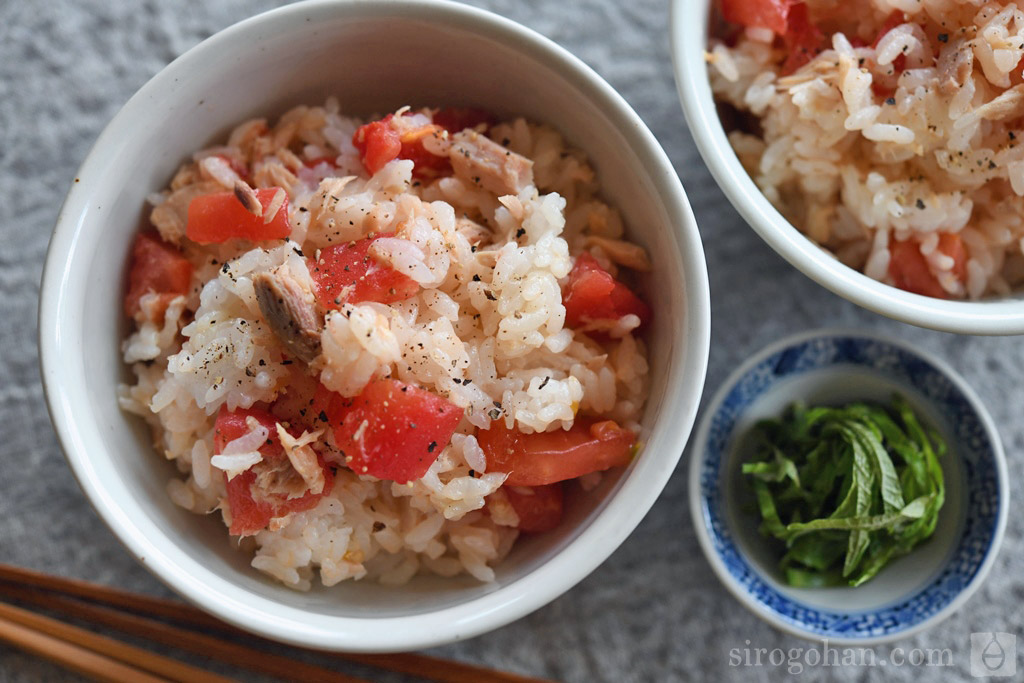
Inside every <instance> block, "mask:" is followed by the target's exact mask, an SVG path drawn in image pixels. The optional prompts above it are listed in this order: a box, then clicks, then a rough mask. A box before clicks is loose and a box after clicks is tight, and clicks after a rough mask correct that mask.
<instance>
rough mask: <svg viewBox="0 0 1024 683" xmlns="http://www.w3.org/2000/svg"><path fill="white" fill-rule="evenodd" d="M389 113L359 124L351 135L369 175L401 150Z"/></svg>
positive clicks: (382, 166)
mask: <svg viewBox="0 0 1024 683" xmlns="http://www.w3.org/2000/svg"><path fill="white" fill-rule="evenodd" d="M391 116H392V115H391V114H388V115H387V116H385V117H384V118H383V119H381V120H380V121H373V122H371V123H367V124H366V125H365V126H360V127H359V128H358V129H357V130H356V132H355V133H354V134H353V135H352V144H353V145H355V148H356V149H357V150H358V151H359V158H360V160H361V161H362V162H363V166H364V167H365V168H366V170H367V172H368V173H369V174H370V175H373V174H374V173H376V172H377V171H379V170H380V169H382V168H384V166H385V165H386V164H387V163H388V162H389V161H391V160H392V159H397V158H398V154H399V153H400V152H401V151H402V140H401V138H400V137H399V135H398V131H397V130H395V129H394V128H392V127H391Z"/></svg>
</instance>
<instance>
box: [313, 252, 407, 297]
mask: <svg viewBox="0 0 1024 683" xmlns="http://www.w3.org/2000/svg"><path fill="white" fill-rule="evenodd" d="M379 237H391V235H378V236H377V237H367V238H366V239H361V240H358V241H355V242H349V243H347V244H337V245H335V246H332V247H327V248H326V249H322V250H321V251H320V259H319V260H317V259H315V258H310V259H309V273H310V275H311V276H312V277H313V282H314V283H316V297H317V299H318V300H319V301H320V305H321V306H323V307H324V308H327V309H338V308H341V305H342V304H344V303H350V304H357V303H359V302H360V301H375V302H377V303H381V304H392V303H395V302H396V301H404V300H405V299H408V298H409V297H411V296H415V295H416V292H418V291H419V289H420V286H419V283H417V282H416V281H415V280H413V279H412V278H410V277H408V276H407V275H403V274H402V273H399V272H398V271H397V270H395V269H394V268H392V267H391V266H388V265H385V264H383V263H379V262H378V261H377V260H376V259H374V258H373V257H372V256H371V255H370V245H371V244H373V242H374V240H376V239H378V238H379Z"/></svg>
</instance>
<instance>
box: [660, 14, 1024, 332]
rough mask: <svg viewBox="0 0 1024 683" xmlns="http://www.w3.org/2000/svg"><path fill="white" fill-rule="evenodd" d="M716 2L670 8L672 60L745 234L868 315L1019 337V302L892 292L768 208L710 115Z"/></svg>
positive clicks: (1018, 298) (704, 150) (701, 143)
mask: <svg viewBox="0 0 1024 683" xmlns="http://www.w3.org/2000/svg"><path fill="white" fill-rule="evenodd" d="M716 1H717V0H673V1H672V16H671V24H670V29H671V40H672V61H673V64H674V67H675V73H676V86H677V88H678V90H679V99H680V100H681V101H682V105H683V112H684V113H685V114H686V120H687V123H689V126H690V132H691V133H692V134H693V140H694V142H695V143H696V145H697V148H698V149H699V150H700V153H701V156H703V157H704V162H705V163H706V164H707V165H708V168H709V169H710V170H711V174H712V175H713V176H714V177H715V180H716V181H718V185H719V186H720V187H721V188H722V191H723V192H724V193H725V195H726V197H728V198H729V201H730V202H732V204H733V206H735V207H736V210H737V211H739V212H740V215H742V216H743V218H744V219H745V220H746V221H747V223H749V224H750V227H752V228H753V229H754V230H755V231H756V232H757V234H758V235H760V236H761V238H762V239H764V241H765V242H767V243H768V245H769V246H770V247H771V248H772V249H774V250H775V251H777V252H778V253H779V255H780V256H782V257H783V258H784V259H786V260H787V261H789V262H790V263H791V264H793V265H794V266H796V267H797V268H798V269H799V270H800V271H802V272H803V273H804V274H805V275H807V276H808V277H809V278H811V279H812V280H814V281H815V282H817V283H818V284H820V285H822V286H823V287H826V288H828V289H830V290H832V291H833V292H835V293H836V294H838V295H839V296H841V297H843V298H845V299H849V300H850V301H852V302H853V303H855V304H858V305H860V306H863V307H864V308H867V309H868V310H871V311H874V312H876V313H881V314H882V315H885V316H888V317H890V318H894V319H896V320H901V321H903V322H906V323H911V324H912V325H920V326H921V327H930V328H932V329H935V330H942V331H945V332H956V333H959V334H1024V298H1022V295H1020V294H1018V295H1015V296H1013V297H1011V298H1007V299H987V300H983V301H947V300H943V299H935V298H932V297H926V296H921V295H919V294H912V293H910V292H906V291H903V290H901V289H897V288H896V287H891V286H889V285H886V284H883V283H881V282H878V281H877V280H873V279H871V278H869V277H867V276H866V275H864V274H863V273H860V272H858V271H856V270H854V269H852V268H849V267H847V266H845V265H843V264H842V263H840V262H839V261H838V260H837V259H836V258H835V257H834V256H832V254H830V253H829V252H827V251H825V250H824V249H822V248H821V247H819V246H818V245H817V244H815V243H814V242H812V241H811V240H810V239H808V238H807V237H805V236H804V235H803V233H801V232H800V231H799V230H798V229H797V228H795V227H794V226H793V225H792V224H790V223H789V221H787V220H786V219H785V217H783V216H782V214H781V213H779V212H778V210H777V209H776V208H775V207H774V206H772V204H771V202H769V201H768V199H767V198H766V197H765V196H764V194H762V193H761V190H760V189H758V187H757V185H755V184H754V181H753V180H752V179H751V178H750V176H749V175H748V174H747V172H746V171H745V170H744V168H743V166H742V165H741V164H740V161H739V159H738V158H737V156H736V153H735V152H734V151H733V149H732V146H731V145H730V144H729V140H728V138H727V137H726V131H725V130H724V128H723V127H722V122H721V120H720V119H719V116H718V112H717V110H716V109H715V100H714V97H713V96H712V93H711V84H710V81H709V80H708V67H707V62H706V61H705V59H704V54H705V51H706V49H707V45H708V26H709V18H710V12H711V7H712V5H713V3H714V2H716ZM793 296H797V292H794V293H793Z"/></svg>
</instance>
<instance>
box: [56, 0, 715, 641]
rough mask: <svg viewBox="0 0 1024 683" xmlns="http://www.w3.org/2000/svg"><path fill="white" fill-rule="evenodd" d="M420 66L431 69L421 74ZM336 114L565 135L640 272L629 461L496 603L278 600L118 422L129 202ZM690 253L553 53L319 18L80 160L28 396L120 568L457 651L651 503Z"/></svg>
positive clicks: (230, 39) (679, 432)
mask: <svg viewBox="0 0 1024 683" xmlns="http://www.w3.org/2000/svg"><path fill="white" fill-rule="evenodd" d="M423 55H430V58H429V59H423ZM331 94H333V95H337V96H338V97H339V99H340V100H341V102H342V103H343V104H342V106H343V108H344V109H345V111H346V112H351V113H353V114H358V115H366V114H370V113H372V112H380V111H392V110H394V109H395V108H397V107H399V106H401V105H404V104H419V105H426V104H446V103H450V104H461V105H470V106H472V105H477V106H481V107H486V108H488V109H490V110H492V111H495V112H496V113H498V114H499V115H513V114H521V115H524V116H526V117H529V118H530V119H534V120H537V121H544V122H547V123H549V124H552V125H553V126H555V127H556V128H558V129H559V130H561V131H562V132H563V133H564V134H565V135H566V137H567V138H568V139H569V141H570V142H571V143H572V144H573V145H576V146H578V147H580V148H582V149H584V150H586V152H587V153H588V154H589V155H590V158H591V159H592V161H593V163H594V165H595V167H596V169H597V171H598V173H599V174H600V178H601V180H602V184H603V188H604V192H605V196H606V197H607V198H608V199H609V200H610V201H611V202H612V203H613V204H615V205H616V206H618V207H619V208H620V209H621V211H622V213H623V215H624V216H625V218H626V220H627V223H628V225H629V226H630V229H631V237H632V238H633V239H634V240H636V241H638V242H640V243H641V244H643V245H644V246H645V247H646V248H647V249H648V251H649V253H650V254H651V257H652V259H653V262H654V271H653V273H652V274H651V276H650V281H649V282H648V283H647V285H648V288H649V291H651V292H657V293H658V296H657V298H656V299H654V300H653V301H651V304H652V306H653V308H654V317H655V322H654V324H653V326H652V328H651V331H650V336H649V340H650V344H649V348H650V363H651V378H652V382H653V386H652V387H651V394H650V398H649V399H648V408H647V411H646V413H645V415H644V418H643V432H644V433H643V435H642V438H643V439H644V440H645V442H646V444H647V445H646V448H645V449H644V452H643V454H642V456H641V457H639V458H638V459H637V460H636V461H635V462H634V463H633V464H632V465H631V466H630V467H629V468H628V470H627V471H626V472H625V473H624V474H623V475H622V476H619V477H609V478H607V482H606V483H605V484H604V485H603V487H602V489H601V490H599V491H597V493H596V495H594V496H593V497H588V498H587V499H586V500H583V499H582V497H581V499H580V500H577V501H575V503H574V504H573V505H571V506H570V507H569V509H568V510H567V511H566V521H565V523H564V524H563V525H562V527H560V530H559V531H557V532H555V533H552V534H548V535H543V536H538V537H533V538H525V539H523V540H522V541H521V542H520V543H519V544H518V545H517V546H516V548H515V550H514V551H513V553H512V555H511V556H510V557H509V558H508V559H507V560H506V561H505V562H504V563H502V564H501V565H500V566H499V568H498V571H497V580H496V581H495V582H494V583H492V584H480V583H478V582H475V581H473V580H470V579H453V580H442V579H438V578H433V579H432V578H427V577H423V578H418V579H417V580H415V581H413V582H412V583H410V584H409V585H407V586H404V587H401V588H395V587H385V586H380V585H378V584H374V583H371V582H359V583H353V582H347V583H346V584H343V585H339V586H336V587H334V588H332V589H326V590H325V589H314V590H313V591H311V592H309V593H297V592H293V591H291V590H289V589H287V588H284V587H283V586H281V585H278V584H276V583H274V582H272V581H270V580H269V579H267V578H265V577H264V576H263V575H262V574H260V573H259V572H257V571H256V570H254V569H252V568H250V567H249V566H248V563H249V558H248V557H247V556H246V555H245V554H243V553H240V552H237V551H236V550H234V549H232V547H231V543H230V542H229V539H228V536H227V534H226V532H225V529H224V527H223V525H222V524H221V522H220V521H219V520H218V519H215V518H213V517H205V518H204V517H199V516H195V515H192V514H190V513H188V512H185V511H183V510H181V509H179V508H177V507H176V506H174V505H173V504H172V503H171V501H170V500H169V499H168V496H167V494H166V493H165V490H164V486H165V484H166V482H167V480H168V478H170V477H171V476H172V474H173V472H172V470H173V468H172V467H171V466H170V465H169V464H168V463H166V462H162V461H161V458H159V456H158V455H157V454H156V453H154V452H153V449H152V448H151V446H150V442H149V439H148V437H147V434H146V433H145V430H144V429H143V427H142V424H141V422H139V421H138V420H135V419H133V418H130V417H129V416H127V415H125V414H123V413H122V412H120V411H119V410H118V407H117V399H116V395H115V388H116V385H117V383H118V382H119V381H123V380H124V379H125V375H124V369H123V368H122V366H121V360H120V354H119V351H118V347H119V345H120V341H121V338H122V336H123V335H124V333H125V330H126V326H125V321H124V320H122V319H121V314H120V308H119V305H118V302H119V301H120V300H121V297H122V295H123V290H124V286H125V284H124V283H125V271H126V261H127V257H128V250H129V244H130V241H131V237H132V234H133V233H134V232H135V231H136V230H137V229H138V228H139V225H140V222H141V221H142V219H143V216H144V209H143V207H144V200H145V197H146V195H147V193H150V192H152V191H154V190H157V189H159V188H161V187H163V186H165V185H166V183H167V182H168V181H169V179H170V177H171V175H172V174H173V172H174V170H175V168H176V167H177V165H178V164H179V163H180V162H181V161H182V160H183V159H184V158H185V157H187V156H188V155H189V154H190V153H191V152H192V151H193V150H196V149H200V148H202V147H204V146H205V145H207V144H209V143H211V142H213V141H215V140H217V139H218V138H219V137H222V136H224V135H226V133H227V132H228V131H229V130H230V129H231V127H232V126H233V125H234V124H236V123H237V122H239V121H242V120H244V119H246V118H248V117H252V116H255V115H276V114H278V113H281V112H282V111H283V110H284V109H286V108H287V107H288V106H291V105H295V104H298V103H302V102H322V101H323V100H324V98H325V97H326V96H328V95H331ZM709 316H710V303H709V297H708V280H707V272H706V269H705V264H704V255H703V251H702V249H701V243H700V238H699V235H698V232H697V227H696V225H695V223H694V219H693V215H692V213H691V211H690V208H689V205H688V203H687V201H686V196H685V194H684V192H683V188H682V187H681V185H680V183H679V179H678V177H677V176H676V174H675V171H674V170H673V168H672V166H671V164H670V163H669V160H668V158H667V157H666V155H665V154H664V152H663V151H662V149H661V148H660V147H659V145H658V143H657V141H656V140H655V139H654V137H653V136H652V135H651V133H650V131H649V130H648V129H647V128H646V127H645V126H644V124H643V122H642V121H641V120H640V118H639V117H638V116H637V115H636V114H635V113H634V112H633V111H632V110H631V109H630V107H629V105H627V104H626V102H625V101H624V100H623V99H622V98H621V97H620V96H619V95H618V94H617V93H616V92H615V91H614V90H613V89H612V88H611V87H610V86H609V85H608V84H607V83H605V82H604V81H603V80H602V79H601V78H600V77H599V76H597V74H595V73H594V72H593V71H591V70H590V69H589V68H588V67H587V66H586V65H584V64H583V63H582V62H581V61H579V60H578V59H576V58H575V57H573V56H572V55H571V54H569V53H568V52H566V51H565V50H563V49H561V48H560V47H558V46H557V45H555V44H554V43H552V42H551V41H549V40H547V39H545V38H543V37H541V36H539V35H538V34H536V33H534V32H532V31H530V30H528V29H525V28H523V27H522V26H519V25H517V24H515V23H513V22H511V21H508V20H505V19H502V18H500V17H498V16H495V15H493V14H490V13H487V12H483V11H480V10H477V9H472V8H469V7H465V6H462V5H457V4H454V3H447V2H443V3H437V2H432V3H427V2H408V1H396V0H392V1H366V0H361V1H357V0H350V1H336V2H332V1H326V0H324V1H315V2H307V3H302V4H298V5H291V6H288V7H284V8H282V9H278V10H275V11H272V12H268V13H266V14H262V15H259V16H257V17H254V18H252V19H249V20H247V21H243V22H241V23H239V24H237V25H235V26H232V27H230V28H228V29H226V30H224V31H222V32H220V33H218V34H216V35H214V36H213V37H211V38H210V39H208V40H206V41H204V42H203V43H202V44H200V45H198V46H197V47H195V48H194V49H192V50H190V51H189V52H187V53H186V54H185V55H183V56H182V57H180V58H178V59H177V60H175V61H174V62H173V63H172V64H170V65H169V66H168V67H167V68H165V69H164V70H163V71H161V72H160V73H159V74H157V75H156V76H155V77H154V78H153V79H152V80H151V81H150V82H149V83H147V84H146V85H145V86H143V87H142V89H141V90H139V92H138V93H137V94H136V95H135V96H134V97H132V99H131V100H130V101H129V102H128V103H127V104H126V105H125V107H124V108H123V109H122V110H121V111H120V112H119V113H118V114H117V116H116V117H115V118H114V119H113V121H111V123H110V124H109V126H107V128H106V130H104V132H103V133H102V135H101V136H100V138H99V140H98V141H97V143H96V145H95V147H94V148H93V150H92V151H91V152H90V154H89V156H88V158H87V159H86V160H85V163H84V164H83V165H82V168H81V169H80V170H79V172H78V177H77V179H76V180H75V183H74V184H73V186H72V188H71V191H70V193H69V194H68V197H67V199H66V201H65V205H64V208H63V210H62V211H61V214H60V217H59V219H58V222H57V226H56V230H55V232H54V235H53V238H52V240H51V243H50V250H49V254H48V257H47V262H46V269H45V273H44V276H43V285H42V294H41V304H40V347H41V358H42V370H43V380H44V385H45V388H46V393H47V400H48V402H49V407H50V412H51V415H52V418H53V422H54V424H55V426H56V429H57V433H58V435H59V437H60V440H61V443H62V445H63V447H64V450H65V452H66V454H67V457H68V461H69V462H70V464H71V467H72V469H73V470H74V473H75V475H76V476H77V478H78V480H79V482H80V483H81V485H82V488H83V489H84V490H85V492H86V494H87V495H88V497H89V499H90V500H91V501H92V503H93V505H94V506H95V507H96V509H97V510H98V512H99V513H100V515H101V516H102V517H103V519H104V520H105V521H106V523H107V524H108V525H109V526H110V528H111V529H112V530H113V531H114V533H115V534H116V535H117V536H118V538H120V539H121V541H122V542H123V543H124V545H125V546H126V547H127V549H128V550H129V551H130V552H131V553H132V554H133V555H134V556H135V557H137V558H138V559H139V561H140V562H143V563H144V564H145V566H146V567H148V568H149V569H150V570H151V571H152V572H153V573H154V574H156V575H157V576H158V577H159V578H161V579H162V580H163V581H165V582H166V583H167V584H168V585H169V586H171V587H172V588H173V589H174V590H176V591H178V592H179V593H181V594H182V595H183V596H185V597H186V598H188V599H189V600H191V601H192V602H194V603H196V604H197V605H199V606H200V607H202V608H204V609H206V610H208V611H210V612H211V613H213V614H215V615H217V616H218V617H221V618H223V619H225V620H227V621H229V622H231V623H233V624H235V625H237V626H239V627H242V628H246V629H249V630H251V631H254V632H256V633H259V634H262V635H265V636H268V637H271V638H275V639H278V640H282V641H286V642H290V643H295V644H300V645H305V646H310V647H317V648H325V649H338V650H349V651H398V650H407V649H413V648H421V647H427V646H432V645H436V644H440V643H444V642H449V641H452V640H456V639H461V638H467V637H470V636H473V635H475V634H478V633H481V632H483V631H486V630H489V629H493V628H496V627H498V626H501V625H503V624H506V623H508V622H510V621H512V620H514V619H516V618H518V617H521V616H523V615H525V614H527V613H529V612H530V611H532V610H535V609H537V608H538V607H540V606H542V605H544V604H545V603H547V602H549V601H550V600H552V599H554V598H555V597H557V596H558V595H560V594H561V593H563V592H564V591H566V590H568V589H569V588H570V587H572V586H573V585H574V584H576V583H577V582H578V581H580V580H581V579H582V578H583V577H585V576H586V575H587V574H589V573H590V572H591V571H592V570H593V569H594V568H595V567H597V566H598V565H599V564H600V563H601V562H602V561H603V560H604V559H605V558H607V557H608V556H609V555H610V554H611V553H612V551H614V550H615V548H616V547H618V545H619V544H620V543H621V542H622V541H623V540H624V539H625V538H626V536H627V535H628V534H629V533H630V531H632V529H633V528H634V527H635V526H636V525H637V524H638V523H639V521H640V520H641V518H642V517H643V516H644V514H646V512H647V510H648V509H649V508H650V507H651V505H652V504H653V503H654V501H655V499H656V498H657V497H658V494H659V493H660V492H661V490H662V488H663V487H664V485H665V483H666V481H668V478H669V476H670V475H671V474H672V471H673V470H674V468H675V466H676V463H677V461H678V459H679V457H680V454H681V453H682V451H683V447H684V445H685V444H686V440H687V437H688V436H689V433H690V429H691V427H692V424H693V418H694V414H695V411H696V408H697V405H698V403H699V400H700V394H701V389H702V386H703V383H704V373H705V368H706V363H707V355H708V345H709V336H710V334H709V333H710V321H709Z"/></svg>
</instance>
